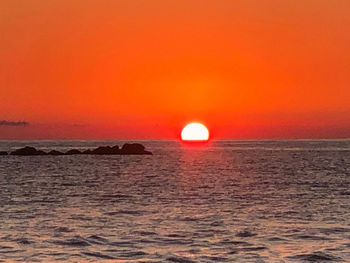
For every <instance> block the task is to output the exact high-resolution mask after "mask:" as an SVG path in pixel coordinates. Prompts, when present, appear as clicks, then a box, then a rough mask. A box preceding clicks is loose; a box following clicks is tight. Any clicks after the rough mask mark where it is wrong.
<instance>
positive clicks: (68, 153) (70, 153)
mask: <svg viewBox="0 0 350 263" xmlns="http://www.w3.org/2000/svg"><path fill="white" fill-rule="evenodd" d="M74 154H82V152H81V151H79V150H77V149H72V150H69V151H68V152H66V153H65V155H74Z"/></svg>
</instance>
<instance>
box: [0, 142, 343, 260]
mask: <svg viewBox="0 0 350 263" xmlns="http://www.w3.org/2000/svg"><path fill="white" fill-rule="evenodd" d="M123 143H124V142H123V141H0V150H8V151H9V150H13V149H16V148H19V147H23V146H25V145H30V146H35V147H36V148H38V149H43V150H47V149H57V150H67V149H71V148H78V149H87V148H93V147H96V146H99V145H115V144H119V145H122V144H123ZM142 143H143V144H144V145H145V146H146V148H147V149H148V150H150V151H152V152H153V154H154V155H152V156H93V155H76V156H22V157H21V156H0V262H59V261H65V262H170V263H172V262H173V263H174V262H175V263H176V262H182V263H192V262H259V263H261V262H350V140H322V141H321V140H320V141H316V140H312V141H306V140H295V141H293V140H291V141H216V142H212V143H210V144H208V145H206V146H202V147H191V146H186V145H182V144H181V143H179V142H176V141H142Z"/></svg>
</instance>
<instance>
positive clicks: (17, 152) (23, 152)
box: [11, 146, 46, 155]
mask: <svg viewBox="0 0 350 263" xmlns="http://www.w3.org/2000/svg"><path fill="white" fill-rule="evenodd" d="M11 155H46V152H44V151H41V150H37V149H35V148H34V147H29V146H26V147H24V148H20V149H18V150H15V151H13V152H12V153H11Z"/></svg>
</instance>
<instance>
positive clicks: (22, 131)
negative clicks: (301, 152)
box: [0, 0, 350, 139]
mask: <svg viewBox="0 0 350 263" xmlns="http://www.w3.org/2000/svg"><path fill="white" fill-rule="evenodd" d="M349 14H350V1H349V0H332V1H329V0H286V1H280V0H275V1H272V0H269V1H267V0H254V1H253V0H235V1H233V0H215V1H214V0H198V1H194V0H186V1H185V0H183V1H182V0H135V1H134V0H123V1H118V0H114V1H112V0H94V1H92V0H74V1H71V0H50V1H47V0H32V1H21V0H2V1H0V38H1V41H0V121H1V120H5V121H7V122H6V123H5V124H4V123H3V124H1V122H0V139H7V138H10V139H29V138H176V137H177V136H178V134H179V132H180V129H181V127H182V126H183V125H184V124H186V123H187V122H188V121H192V120H196V121H201V122H203V123H205V124H206V125H207V126H208V127H209V128H210V130H211V132H212V134H213V137H215V138H305V137H307V138H332V137H350V117H349V116H350V103H349V102H350V33H349V32H350V31H349V30H350V15H349ZM17 121H26V122H28V123H29V125H27V126H23V125H16V124H15V123H14V122H17ZM12 122H13V123H12ZM11 124H12V125H11Z"/></svg>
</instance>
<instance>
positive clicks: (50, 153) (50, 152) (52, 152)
mask: <svg viewBox="0 0 350 263" xmlns="http://www.w3.org/2000/svg"><path fill="white" fill-rule="evenodd" d="M48 155H64V153H63V152H60V151H56V150H52V151H49V153H48Z"/></svg>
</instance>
